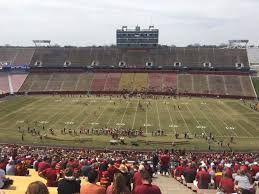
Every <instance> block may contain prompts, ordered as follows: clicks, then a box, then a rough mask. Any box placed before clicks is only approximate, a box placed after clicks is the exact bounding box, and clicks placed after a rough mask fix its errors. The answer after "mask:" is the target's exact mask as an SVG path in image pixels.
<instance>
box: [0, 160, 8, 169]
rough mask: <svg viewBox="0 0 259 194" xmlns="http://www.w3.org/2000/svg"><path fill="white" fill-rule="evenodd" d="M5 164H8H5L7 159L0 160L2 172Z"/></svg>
mask: <svg viewBox="0 0 259 194" xmlns="http://www.w3.org/2000/svg"><path fill="white" fill-rule="evenodd" d="M7 164H8V162H7V159H6V158H2V159H0V169H2V170H4V171H5V169H6V165H7Z"/></svg>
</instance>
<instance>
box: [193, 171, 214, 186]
mask: <svg viewBox="0 0 259 194" xmlns="http://www.w3.org/2000/svg"><path fill="white" fill-rule="evenodd" d="M196 180H197V181H198V188H199V189H208V187H209V183H210V182H211V177H210V174H209V173H208V172H207V168H206V167H205V166H203V167H202V169H201V170H200V171H199V172H198V173H197V175H196Z"/></svg>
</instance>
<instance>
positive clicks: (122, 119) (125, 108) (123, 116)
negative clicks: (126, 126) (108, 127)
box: [119, 101, 129, 129]
mask: <svg viewBox="0 0 259 194" xmlns="http://www.w3.org/2000/svg"><path fill="white" fill-rule="evenodd" d="M128 106H129V101H127V105H126V108H125V111H124V113H123V115H122V118H121V122H120V123H121V124H122V121H123V119H124V117H125V114H126V112H127V109H128ZM120 128H121V125H120V127H119V129H120Z"/></svg>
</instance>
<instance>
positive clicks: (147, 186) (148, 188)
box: [133, 171, 162, 194]
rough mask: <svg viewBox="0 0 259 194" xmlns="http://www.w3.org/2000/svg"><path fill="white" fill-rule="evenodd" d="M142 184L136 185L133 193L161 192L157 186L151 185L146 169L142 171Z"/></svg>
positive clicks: (155, 193) (159, 193)
mask: <svg viewBox="0 0 259 194" xmlns="http://www.w3.org/2000/svg"><path fill="white" fill-rule="evenodd" d="M141 178H142V185H138V186H136V188H135V190H134V191H133V194H151V193H152V194H162V193H161V190H160V189H159V187H158V186H156V185H152V184H151V182H152V179H151V177H150V175H149V173H148V172H147V171H144V172H143V173H142V176H141Z"/></svg>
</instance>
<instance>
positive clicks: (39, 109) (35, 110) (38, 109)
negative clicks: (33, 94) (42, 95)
mask: <svg viewBox="0 0 259 194" xmlns="http://www.w3.org/2000/svg"><path fill="white" fill-rule="evenodd" d="M43 100H46V99H42V100H39V101H43ZM37 102H38V101H37ZM32 104H35V103H32ZM38 106H42V104H41V103H39V104H38ZM38 106H37V105H36V106H35V107H34V106H33V108H32V113H31V114H26V117H23V120H25V121H27V120H28V119H29V118H31V117H32V116H33V115H37V114H36V113H38V112H41V111H42V109H41V108H37V109H36V107H38ZM46 107H49V105H46V106H44V108H46ZM22 109H23V108H22ZM18 112H19V111H18ZM40 116H42V115H41V114H40V115H38V116H37V117H33V119H34V120H35V118H39V117H40ZM7 122H10V121H9V120H8V119H7V120H6V121H5V122H2V123H1V125H2V124H5V123H7ZM9 126H10V128H11V127H12V126H15V124H14V125H12V124H9Z"/></svg>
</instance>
